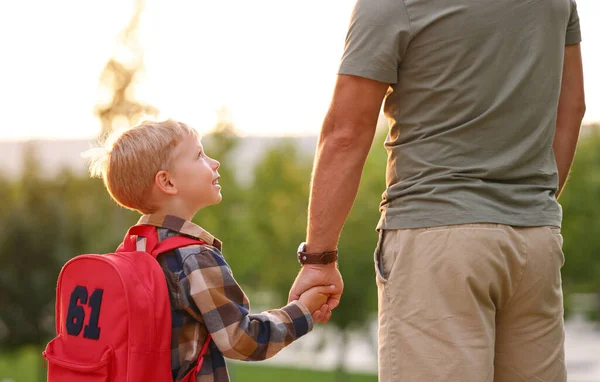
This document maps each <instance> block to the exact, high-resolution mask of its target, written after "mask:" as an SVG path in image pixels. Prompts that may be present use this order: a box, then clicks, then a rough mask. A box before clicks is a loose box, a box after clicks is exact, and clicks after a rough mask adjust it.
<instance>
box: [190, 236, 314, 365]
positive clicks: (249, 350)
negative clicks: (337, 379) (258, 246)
mask: <svg viewBox="0 0 600 382" xmlns="http://www.w3.org/2000/svg"><path fill="white" fill-rule="evenodd" d="M183 273H184V274H183V275H182V278H181V281H180V283H179V285H180V299H181V301H182V302H183V303H184V304H188V303H189V304H191V303H194V304H195V305H196V307H197V309H198V310H199V311H200V314H201V316H202V318H203V320H204V323H205V325H206V327H207V329H208V331H209V333H210V334H211V336H212V338H213V340H214V342H215V344H216V345H217V347H218V348H219V350H220V351H221V352H222V353H223V355H224V356H225V357H227V358H232V359H239V360H245V361H260V360H264V359H267V358H270V357H272V356H274V355H275V354H277V353H278V352H279V351H280V350H281V349H283V348H284V347H286V346H287V345H289V344H290V343H292V342H293V341H294V340H296V339H298V338H300V337H301V336H303V335H305V334H306V333H308V332H309V331H311V330H312V328H313V325H314V323H313V320H312V316H311V314H310V312H309V311H308V310H307V309H306V307H305V306H304V305H303V304H301V303H300V302H298V301H294V302H292V303H290V304H288V305H286V306H284V307H283V308H281V309H273V310H269V311H265V312H262V313H260V314H250V312H249V311H250V303H249V301H248V298H247V297H246V294H245V293H244V291H243V290H242V288H241V287H240V286H239V285H238V283H237V282H236V281H235V279H234V278H233V274H232V272H231V268H230V267H229V265H228V264H227V262H226V261H225V259H224V258H223V255H222V254H221V253H220V252H219V251H218V250H217V249H216V248H213V247H204V248H203V249H201V250H200V253H198V254H196V255H190V256H187V257H186V258H185V260H184V262H183ZM187 296H189V297H191V301H189V300H190V299H189V298H188V297H187ZM186 300H187V301H186Z"/></svg>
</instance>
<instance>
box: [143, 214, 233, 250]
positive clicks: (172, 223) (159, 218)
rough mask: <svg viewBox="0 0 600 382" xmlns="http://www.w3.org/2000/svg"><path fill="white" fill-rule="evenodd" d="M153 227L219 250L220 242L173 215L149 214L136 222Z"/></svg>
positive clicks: (197, 227)
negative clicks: (181, 235) (188, 237)
mask: <svg viewBox="0 0 600 382" xmlns="http://www.w3.org/2000/svg"><path fill="white" fill-rule="evenodd" d="M143 224H145V225H153V226H155V227H161V228H166V229H168V230H171V231H175V232H178V233H180V234H183V235H187V236H191V237H193V238H196V239H200V240H202V241H204V242H205V243H206V244H209V245H212V246H213V247H216V248H217V249H218V250H219V251H220V250H221V245H222V244H221V241H220V240H219V239H217V238H216V237H214V236H213V235H211V234H210V232H208V231H206V230H205V229H204V228H202V227H200V226H199V225H197V224H194V223H192V222H191V221H189V220H185V219H182V218H180V217H177V216H173V215H159V214H150V215H143V216H142V217H141V218H140V220H138V222H137V225H143Z"/></svg>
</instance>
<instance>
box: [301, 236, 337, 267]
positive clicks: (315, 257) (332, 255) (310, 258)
mask: <svg viewBox="0 0 600 382" xmlns="http://www.w3.org/2000/svg"><path fill="white" fill-rule="evenodd" d="M337 259H338V250H337V248H336V249H334V250H333V251H327V252H317V253H308V252H306V242H302V243H300V246H299V247H298V262H299V263H300V264H302V265H304V264H330V263H333V262H334V261H337Z"/></svg>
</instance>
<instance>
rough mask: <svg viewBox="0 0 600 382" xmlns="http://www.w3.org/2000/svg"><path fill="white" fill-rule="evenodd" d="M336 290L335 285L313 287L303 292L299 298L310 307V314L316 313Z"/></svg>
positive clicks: (307, 307)
mask: <svg viewBox="0 0 600 382" xmlns="http://www.w3.org/2000/svg"><path fill="white" fill-rule="evenodd" d="M334 290H335V285H329V286H316V287H312V288H310V289H308V290H307V291H306V292H304V293H302V294H301V295H300V298H299V299H298V300H299V301H300V302H301V303H302V304H303V305H304V306H305V307H306V309H308V311H309V312H310V314H314V313H315V311H317V310H319V309H320V308H321V306H323V304H325V303H326V302H327V299H328V298H329V296H330V295H331V293H332V292H333V291H334Z"/></svg>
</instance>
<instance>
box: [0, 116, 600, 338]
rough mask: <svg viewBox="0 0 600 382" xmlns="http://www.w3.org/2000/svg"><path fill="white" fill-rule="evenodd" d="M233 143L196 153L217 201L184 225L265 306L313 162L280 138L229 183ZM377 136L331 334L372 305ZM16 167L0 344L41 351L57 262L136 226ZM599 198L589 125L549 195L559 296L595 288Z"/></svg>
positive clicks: (599, 264)
mask: <svg viewBox="0 0 600 382" xmlns="http://www.w3.org/2000/svg"><path fill="white" fill-rule="evenodd" d="M590 130H591V129H590ZM240 139H241V138H240V137H238V136H237V135H236V133H235V129H233V126H231V124H229V123H226V122H221V123H219V124H218V125H217V127H216V129H215V131H214V132H213V133H212V134H210V135H209V136H207V137H206V138H205V140H204V142H205V147H206V150H207V153H208V154H209V155H211V156H213V157H215V158H216V159H218V160H220V162H221V167H220V169H219V172H220V174H221V184H222V186H223V195H224V198H223V201H222V202H221V203H220V204H219V205H216V206H211V207H208V208H206V209H204V210H202V211H200V212H199V213H198V214H197V215H196V217H195V218H194V221H195V222H196V223H198V224H200V225H202V226H203V227H204V228H206V229H207V230H208V231H210V232H212V233H213V234H215V235H216V236H217V237H219V238H220V239H221V240H222V241H223V242H224V255H225V257H226V258H227V260H228V262H229V263H230V265H231V266H232V269H233V271H234V274H235V277H236V279H237V280H238V281H239V282H240V284H242V285H243V286H244V287H245V288H248V290H247V292H249V293H248V294H249V296H250V298H251V300H253V297H254V296H258V297H259V299H260V297H261V296H263V295H264V294H261V293H258V292H262V291H267V292H268V293H267V295H268V296H269V298H268V299H267V300H268V301H269V303H270V304H269V306H268V307H267V308H273V307H277V306H281V305H283V304H285V302H286V299H287V293H288V291H289V288H290V286H291V284H292V282H293V279H294V277H295V275H296V273H297V271H298V270H299V265H298V264H297V262H296V257H295V251H296V248H297V245H298V243H299V242H300V241H302V240H303V239H304V237H305V229H306V209H307V200H308V192H309V179H310V171H311V167H312V157H311V156H306V155H302V153H301V152H300V151H298V149H297V148H296V146H295V145H294V143H293V142H292V141H286V140H282V142H280V144H278V145H275V146H273V147H271V148H270V149H268V150H265V152H264V153H262V157H261V160H260V161H259V162H258V164H257V165H256V167H255V171H254V177H253V178H252V180H251V181H250V183H248V184H240V183H239V182H238V181H237V179H236V176H235V168H234V165H233V160H232V158H233V155H235V150H236V148H237V144H238V143H239V140H240ZM383 139H384V131H381V132H380V133H378V135H377V137H376V139H375V141H374V148H373V149H372V150H371V152H370V154H369V156H368V159H367V162H366V164H365V168H364V173H363V178H362V181H361V185H360V188H359V193H358V196H357V199H356V202H355V204H354V207H353V209H352V211H351V214H350V216H349V218H348V220H347V222H346V225H345V226H344V231H343V233H342V237H341V240H340V253H341V257H340V269H341V271H342V274H343V276H344V282H345V292H344V295H343V297H342V301H341V304H340V306H339V307H338V308H337V309H336V311H335V312H334V314H333V316H332V324H333V325H335V326H337V327H338V328H339V329H341V330H342V331H345V330H347V329H354V328H360V327H362V325H363V324H365V323H366V322H369V321H370V320H371V319H372V318H373V317H374V314H375V312H376V309H377V293H376V285H375V282H374V271H373V260H372V253H373V250H374V248H375V244H376V240H377V235H376V232H375V230H374V227H375V224H376V222H377V219H378V217H379V212H378V203H379V201H380V200H381V193H382V192H383V190H384V167H385V161H386V152H385V150H384V149H383V148H382V147H381V144H382V142H383ZM25 162H26V165H25V170H24V172H23V174H22V176H21V177H20V178H17V179H9V178H5V177H1V176H0V197H2V200H3V201H4V203H2V204H0V349H7V348H8V349H16V348H19V347H21V346H24V345H35V346H42V345H43V344H44V343H45V342H46V341H47V340H48V339H49V338H50V337H51V336H52V335H53V333H54V323H53V314H54V310H53V309H54V291H55V284H56V279H57V276H58V272H59V270H60V267H61V266H62V265H63V264H64V263H65V261H67V260H68V259H70V258H72V257H74V256H76V255H78V254H81V253H105V252H111V251H112V250H114V248H115V247H116V246H117V245H118V243H119V242H120V241H121V240H122V237H123V235H124V233H125V231H126V230H127V228H128V227H129V226H130V225H132V224H135V222H136V221H137V219H138V215H137V213H135V212H131V211H128V210H124V209H122V208H120V207H118V206H117V205H116V204H115V203H114V202H112V201H111V200H110V198H109V196H108V194H107V193H106V191H105V190H104V187H103V185H102V181H101V180H99V179H90V178H88V177H87V175H85V174H73V173H71V172H69V171H62V172H60V173H59V174H58V175H57V176H55V177H51V178H49V177H46V176H44V174H42V173H41V172H40V166H39V163H38V162H37V159H36V157H35V148H34V147H31V148H30V149H29V150H27V152H26V153H25ZM599 194H600V134H599V133H598V130H597V129H594V130H593V131H590V132H588V133H587V134H584V137H583V138H582V140H581V142H580V145H579V147H578V151H577V155H576V158H575V163H574V166H573V171H572V173H571V176H570V178H569V181H568V183H567V187H566V188H565V192H564V194H563V195H562V196H561V199H560V201H561V204H562V205H563V208H564V224H563V236H564V239H565V242H564V251H565V254H566V259H567V260H566V263H565V266H564V268H563V280H564V287H565V294H566V295H567V296H568V295H569V294H570V293H589V292H598V291H600V257H599V256H598V255H597V253H598V252H599V251H600V238H598V236H597V235H596V232H599V231H600V221H599V220H598V218H597V217H598V216H600V203H598V201H597V197H598V195H599ZM263 305H264V304H262V305H261V304H259V306H260V307H261V308H262V307H263ZM590 316H591V317H596V318H597V317H599V316H598V314H597V313H595V314H591V315H590Z"/></svg>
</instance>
